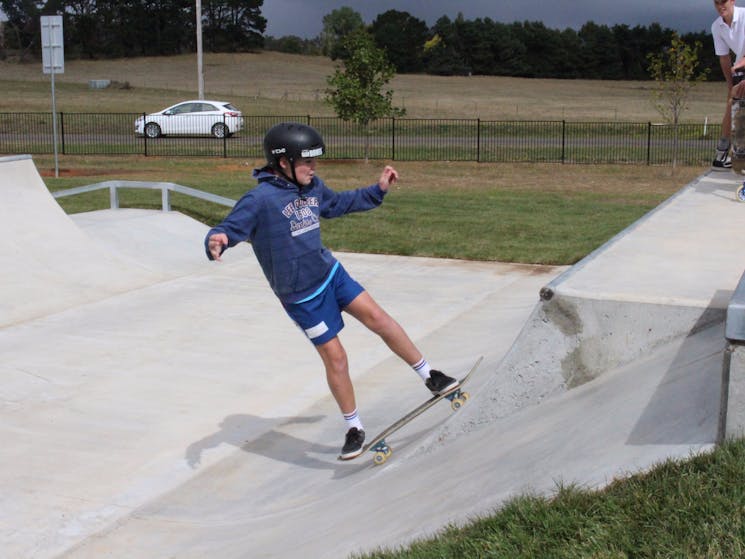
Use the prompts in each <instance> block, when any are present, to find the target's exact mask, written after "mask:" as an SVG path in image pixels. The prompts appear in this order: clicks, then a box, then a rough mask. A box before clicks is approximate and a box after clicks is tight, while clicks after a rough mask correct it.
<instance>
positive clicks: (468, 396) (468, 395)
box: [460, 392, 471, 402]
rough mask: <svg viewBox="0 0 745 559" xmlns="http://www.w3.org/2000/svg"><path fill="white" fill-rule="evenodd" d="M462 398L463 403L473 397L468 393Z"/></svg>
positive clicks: (462, 395)
mask: <svg viewBox="0 0 745 559" xmlns="http://www.w3.org/2000/svg"><path fill="white" fill-rule="evenodd" d="M460 397H461V398H463V401H464V402H465V401H466V400H468V399H469V398H470V397H471V395H470V394H469V393H468V392H464V393H463V394H461V395H460Z"/></svg>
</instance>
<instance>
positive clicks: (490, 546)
mask: <svg viewBox="0 0 745 559" xmlns="http://www.w3.org/2000/svg"><path fill="white" fill-rule="evenodd" d="M743 479H745V441H743V440H738V441H730V442H727V443H725V444H723V445H722V446H720V447H718V448H717V449H716V450H715V451H714V452H712V453H710V454H705V455H700V456H696V457H694V458H691V459H689V460H687V461H668V462H665V463H662V464H660V465H658V466H657V467H656V468H654V469H653V470H651V471H650V472H648V473H645V474H638V475H634V476H632V477H630V478H628V479H625V480H619V481H615V482H613V483H612V484H610V485H609V486H608V487H606V488H605V489H603V490H600V491H590V490H586V489H582V488H579V487H575V486H568V487H563V486H562V487H559V488H558V490H557V492H556V495H554V496H552V497H541V496H534V495H526V496H521V497H518V498H515V499H513V500H511V501H509V502H508V503H506V504H505V505H504V507H503V508H502V509H501V510H499V511H498V512H496V513H495V514H494V515H493V516H490V517H485V518H482V519H479V520H476V521H474V522H472V523H471V524H469V525H468V526H466V527H463V528H455V527H450V528H448V529H446V530H445V531H443V532H442V533H441V534H440V535H439V536H438V537H437V538H433V539H430V540H426V541H421V542H417V543H414V544H413V545H411V546H410V547H408V548H406V549H403V550H398V551H395V552H386V551H380V552H376V553H372V554H369V555H364V556H360V557H365V558H367V559H433V558H438V559H449V558H452V559H462V558H465V557H467V558H505V559H519V558H525V559H536V558H551V559H563V558H566V559H576V558H585V557H587V558H590V557H592V558H598V559H599V558H608V559H611V558H613V559H627V558H635V557H645V558H646V557H650V558H651V557H654V558H670V559H673V558H675V559H679V558H680V559H684V558H702V559H703V558H710V559H715V558H721V559H725V558H728V559H729V558H736V557H745V484H743Z"/></svg>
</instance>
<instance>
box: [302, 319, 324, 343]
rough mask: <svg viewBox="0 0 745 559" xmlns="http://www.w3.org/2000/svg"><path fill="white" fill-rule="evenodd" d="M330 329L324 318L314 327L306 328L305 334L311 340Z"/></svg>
mask: <svg viewBox="0 0 745 559" xmlns="http://www.w3.org/2000/svg"><path fill="white" fill-rule="evenodd" d="M328 331H329V327H328V326H326V323H325V322H324V321H323V320H322V321H321V322H319V323H318V324H316V325H315V326H313V327H312V328H308V329H306V330H305V335H306V336H308V337H309V338H310V339H311V340H312V339H313V338H317V337H318V336H321V335H323V334H325V333H326V332H328Z"/></svg>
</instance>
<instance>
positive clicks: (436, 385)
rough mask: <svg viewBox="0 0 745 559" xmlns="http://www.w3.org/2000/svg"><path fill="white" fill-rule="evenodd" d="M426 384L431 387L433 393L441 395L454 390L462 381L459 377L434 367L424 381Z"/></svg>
mask: <svg viewBox="0 0 745 559" xmlns="http://www.w3.org/2000/svg"><path fill="white" fill-rule="evenodd" d="M424 384H425V385H426V386H427V388H429V391H430V392H432V394H434V395H435V396H439V395H440V394H446V393H448V392H452V391H453V390H455V389H456V388H458V385H459V384H460V383H459V382H458V380H457V379H454V378H452V377H449V376H447V375H446V374H444V373H441V372H440V371H435V370H434V369H432V370H431V371H430V372H429V378H428V379H427V380H426V381H425V382H424Z"/></svg>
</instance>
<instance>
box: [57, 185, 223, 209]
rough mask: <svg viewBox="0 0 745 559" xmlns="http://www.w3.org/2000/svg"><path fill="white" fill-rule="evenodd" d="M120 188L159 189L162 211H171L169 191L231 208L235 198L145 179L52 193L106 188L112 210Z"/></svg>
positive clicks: (72, 194) (70, 193)
mask: <svg viewBox="0 0 745 559" xmlns="http://www.w3.org/2000/svg"><path fill="white" fill-rule="evenodd" d="M120 188H143V189H147V190H160V192H161V195H160V198H161V202H162V209H163V211H164V212H170V211H171V192H178V193H179V194H186V195H187V196H191V197H193V198H199V199H201V200H206V201H208V202H214V203H215V204H220V205H221V206H227V207H229V208H232V207H233V206H234V205H235V202H236V201H235V200H233V199H232V198H225V197H224V196H218V195H217V194H212V193H210V192H205V191H203V190H197V189H196V188H191V187H188V186H183V185H180V184H176V183H173V182H146V181H123V180H113V181H104V182H97V183H94V184H88V185H85V186H77V187H75V188H68V189H65V190H58V191H56V192H53V193H52V196H54V197H55V198H64V197H66V196H74V195H76V194H83V193H85V192H94V191H96V190H107V189H108V191H109V201H110V205H111V209H112V210H118V209H119V189H120Z"/></svg>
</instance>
